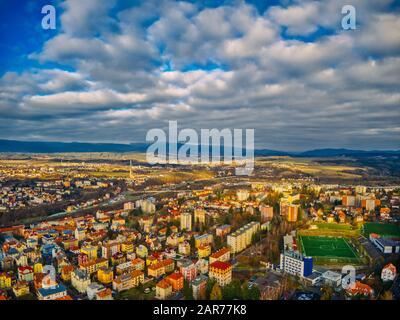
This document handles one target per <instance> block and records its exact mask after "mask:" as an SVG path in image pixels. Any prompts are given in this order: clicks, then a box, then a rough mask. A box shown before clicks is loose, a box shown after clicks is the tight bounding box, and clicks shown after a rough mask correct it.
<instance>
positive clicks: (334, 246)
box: [300, 236, 358, 259]
mask: <svg viewBox="0 0 400 320" xmlns="http://www.w3.org/2000/svg"><path fill="white" fill-rule="evenodd" d="M300 242H301V247H302V251H303V254H305V255H306V256H311V257H324V258H335V259H341V258H342V259H343V258H344V259H358V257H357V255H356V253H355V252H354V251H353V249H352V248H351V246H350V244H349V243H348V242H347V240H346V239H344V238H337V237H319V236H301V237H300Z"/></svg>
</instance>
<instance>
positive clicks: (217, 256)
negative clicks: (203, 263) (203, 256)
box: [210, 247, 231, 263]
mask: <svg viewBox="0 0 400 320" xmlns="http://www.w3.org/2000/svg"><path fill="white" fill-rule="evenodd" d="M230 259H231V250H230V249H229V248H226V247H224V248H221V249H219V250H218V251H216V252H214V253H213V254H212V255H211V256H210V263H213V262H215V261H222V262H229V260H230Z"/></svg>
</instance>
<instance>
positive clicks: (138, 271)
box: [131, 270, 143, 278]
mask: <svg viewBox="0 0 400 320" xmlns="http://www.w3.org/2000/svg"><path fill="white" fill-rule="evenodd" d="M131 275H132V277H133V278H136V277H140V276H141V275H143V272H142V271H140V270H133V271H132V272H131Z"/></svg>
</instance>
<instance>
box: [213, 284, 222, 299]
mask: <svg viewBox="0 0 400 320" xmlns="http://www.w3.org/2000/svg"><path fill="white" fill-rule="evenodd" d="M210 300H222V291H221V287H220V286H219V285H218V283H215V284H214V286H213V288H212V290H211V293H210Z"/></svg>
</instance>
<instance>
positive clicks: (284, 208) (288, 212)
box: [280, 202, 300, 222]
mask: <svg viewBox="0 0 400 320" xmlns="http://www.w3.org/2000/svg"><path fill="white" fill-rule="evenodd" d="M299 207H300V206H299V205H297V204H289V203H286V202H281V203H280V213H281V216H285V217H286V219H287V221H289V222H296V221H297V217H298V214H299Z"/></svg>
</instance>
